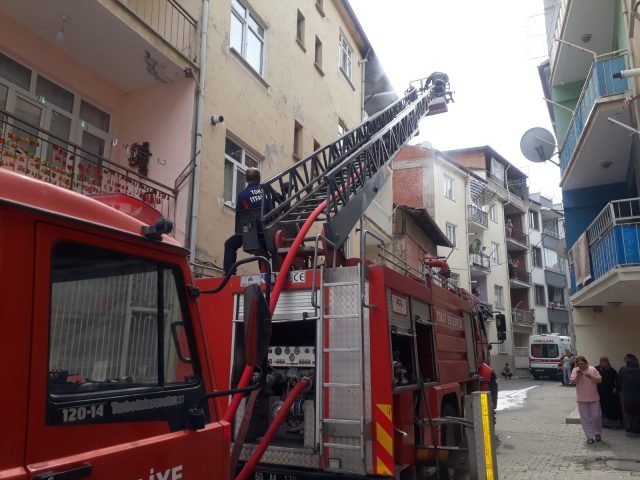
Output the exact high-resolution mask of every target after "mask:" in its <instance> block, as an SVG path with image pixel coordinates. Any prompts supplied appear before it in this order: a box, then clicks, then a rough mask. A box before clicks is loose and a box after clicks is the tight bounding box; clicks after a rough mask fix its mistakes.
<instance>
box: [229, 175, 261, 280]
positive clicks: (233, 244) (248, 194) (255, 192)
mask: <svg viewBox="0 0 640 480" xmlns="http://www.w3.org/2000/svg"><path fill="white" fill-rule="evenodd" d="M262 197H263V192H262V186H261V185H260V183H258V182H255V183H250V184H248V185H247V186H246V187H245V188H244V190H242V191H241V192H240V193H239V194H238V198H237V199H236V212H237V211H238V210H245V209H247V208H261V207H262ZM240 247H242V235H238V234H237V233H235V234H233V235H231V236H230V237H229V238H228V239H227V241H226V242H224V273H225V274H226V273H228V272H229V270H231V267H232V266H233V264H234V263H236V259H237V258H238V257H237V255H238V249H239V248H240ZM235 273H236V272H235V271H234V272H233V274H235Z"/></svg>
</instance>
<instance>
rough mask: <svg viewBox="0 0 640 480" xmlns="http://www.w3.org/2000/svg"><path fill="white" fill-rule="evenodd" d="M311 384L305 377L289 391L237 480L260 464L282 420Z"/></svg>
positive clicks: (244, 478) (247, 474)
mask: <svg viewBox="0 0 640 480" xmlns="http://www.w3.org/2000/svg"><path fill="white" fill-rule="evenodd" d="M310 386H311V381H310V380H309V379H307V378H304V379H302V380H300V381H299V382H298V383H297V385H296V386H295V387H293V390H291V392H289V395H287V398H286V399H285V401H284V403H283V404H282V407H280V410H278V414H277V415H276V418H274V419H273V421H272V422H271V425H269V428H268V429H267V431H266V433H265V434H264V437H262V440H261V441H260V443H259V444H258V446H257V447H256V449H255V450H254V451H253V453H252V454H251V457H249V460H247V463H245V464H244V467H242V470H241V471H240V473H239V474H238V476H237V477H236V480H246V479H248V478H249V475H251V472H253V469H254V468H256V465H258V462H259V461H260V459H261V458H262V455H264V452H265V451H266V450H267V447H268V446H269V444H270V443H271V440H273V437H275V436H276V433H277V432H278V429H279V428H280V425H282V422H284V420H285V419H286V418H287V415H288V414H289V410H291V406H292V405H293V402H294V401H295V399H296V398H298V396H299V395H300V394H301V393H302V392H303V390H305V389H307V388H309V387H310Z"/></svg>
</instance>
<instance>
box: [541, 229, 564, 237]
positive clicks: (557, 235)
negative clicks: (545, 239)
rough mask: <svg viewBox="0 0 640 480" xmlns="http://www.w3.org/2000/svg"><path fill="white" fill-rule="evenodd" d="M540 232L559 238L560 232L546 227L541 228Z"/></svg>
mask: <svg viewBox="0 0 640 480" xmlns="http://www.w3.org/2000/svg"><path fill="white" fill-rule="evenodd" d="M542 234H543V235H547V236H549V237H553V238H558V239H559V238H560V233H558V232H557V231H556V230H551V229H548V228H545V229H543V230H542Z"/></svg>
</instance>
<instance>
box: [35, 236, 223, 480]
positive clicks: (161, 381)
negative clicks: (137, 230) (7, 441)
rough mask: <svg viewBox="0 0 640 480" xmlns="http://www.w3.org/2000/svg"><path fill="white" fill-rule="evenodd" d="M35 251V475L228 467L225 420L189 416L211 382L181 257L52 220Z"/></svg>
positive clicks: (213, 474)
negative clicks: (191, 420) (193, 423)
mask: <svg viewBox="0 0 640 480" xmlns="http://www.w3.org/2000/svg"><path fill="white" fill-rule="evenodd" d="M78 228H80V227H78ZM35 250H36V251H35V272H37V274H36V275H35V283H34V285H35V288H34V309H33V312H34V313H33V318H32V324H33V336H32V348H31V352H32V356H31V372H30V384H29V390H30V391H29V419H28V425H27V445H26V453H25V462H26V463H25V465H26V468H27V470H28V472H29V474H30V477H29V478H32V479H44V478H47V479H70V478H73V479H76V478H84V477H87V478H92V479H113V478H123V479H131V480H136V479H141V478H143V479H145V480H146V479H149V480H155V479H163V480H164V479H166V480H172V479H179V478H216V479H225V478H228V469H229V467H228V464H229V463H228V441H227V440H226V439H225V430H226V427H225V426H223V425H222V424H220V423H218V422H212V423H208V424H207V425H206V427H205V428H203V429H201V430H197V431H196V430H189V429H187V426H186V422H187V420H188V409H189V408H190V407H191V406H193V405H194V403H195V402H197V401H198V399H199V398H201V397H202V395H203V394H204V387H203V380H202V378H201V374H200V367H199V362H198V361H197V355H196V351H197V350H196V348H195V346H194V345H195V342H194V341H193V335H192V328H191V323H190V320H189V318H190V317H189V309H188V308H187V303H186V299H185V296H184V294H183V292H184V290H185V289H184V282H183V281H182V276H181V273H180V269H179V268H178V266H177V265H179V259H180V258H182V257H179V256H175V255H172V254H170V253H166V252H163V251H161V250H157V251H155V250H154V248H153V246H151V247H149V246H148V245H147V246H142V245H140V244H136V243H133V242H131V243H127V241H126V240H125V241H123V240H122V237H120V238H119V239H118V238H115V237H114V238H113V239H111V238H109V234H108V233H105V234H104V235H93V234H91V233H84V232H81V231H79V230H77V231H76V230H72V229H71V228H65V229H63V228H59V227H56V226H53V225H48V224H39V225H38V226H37V230H36V248H35ZM173 332H176V333H175V334H174V333H173ZM185 339H187V340H188V341H186V342H185V341H184V340H185Z"/></svg>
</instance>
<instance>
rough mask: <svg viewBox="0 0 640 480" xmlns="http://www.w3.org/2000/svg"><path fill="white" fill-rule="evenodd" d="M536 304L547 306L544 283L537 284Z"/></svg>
mask: <svg viewBox="0 0 640 480" xmlns="http://www.w3.org/2000/svg"><path fill="white" fill-rule="evenodd" d="M535 294H536V305H539V306H542V307H545V306H546V305H547V299H546V298H545V295H544V285H535Z"/></svg>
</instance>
